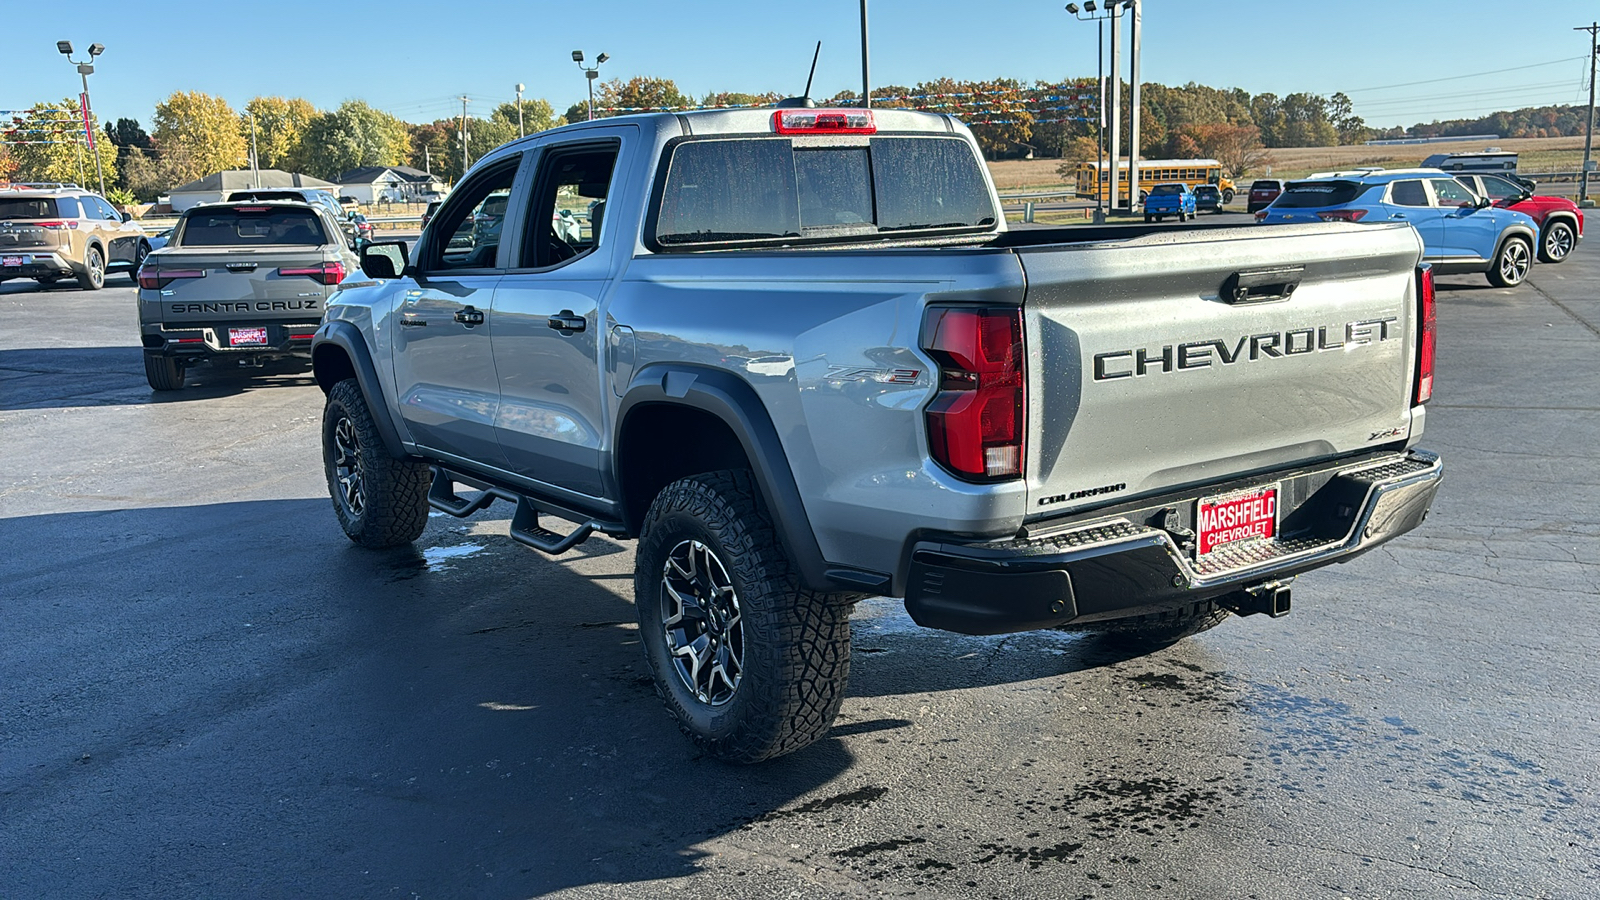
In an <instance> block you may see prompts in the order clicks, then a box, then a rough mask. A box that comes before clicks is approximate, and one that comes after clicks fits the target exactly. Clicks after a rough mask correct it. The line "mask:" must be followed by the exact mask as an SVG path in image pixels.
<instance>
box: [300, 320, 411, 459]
mask: <svg viewBox="0 0 1600 900" xmlns="http://www.w3.org/2000/svg"><path fill="white" fill-rule="evenodd" d="M311 366H312V371H313V373H314V374H315V376H316V379H317V386H318V387H320V388H322V392H323V393H324V394H326V393H327V392H329V391H331V390H333V386H334V385H336V384H338V383H339V382H341V381H343V380H344V379H346V378H354V379H355V380H356V384H358V385H360V387H361V396H362V399H364V400H366V402H367V411H368V412H369V413H371V415H372V421H373V422H374V424H376V425H377V426H378V436H379V437H381V438H382V439H383V447H384V449H385V450H387V451H389V455H390V456H393V457H394V458H396V459H405V458H406V457H408V456H410V455H411V454H409V453H407V452H406V449H405V446H404V445H403V444H402V443H401V442H400V431H399V429H397V428H396V427H395V423H394V419H393V418H391V417H390V415H389V404H388V403H386V402H385V401H384V398H383V382H381V381H379V380H378V369H377V367H376V366H375V365H373V363H372V352H371V350H370V349H369V348H368V347H367V341H366V339H365V338H364V337H362V335H361V330H360V329H359V328H357V327H356V326H355V325H354V324H352V323H350V322H345V321H339V320H335V321H332V322H324V323H322V327H321V328H318V329H317V333H316V334H315V335H313V336H312V338H311Z"/></svg>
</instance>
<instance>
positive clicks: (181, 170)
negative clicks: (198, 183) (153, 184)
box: [151, 91, 246, 187]
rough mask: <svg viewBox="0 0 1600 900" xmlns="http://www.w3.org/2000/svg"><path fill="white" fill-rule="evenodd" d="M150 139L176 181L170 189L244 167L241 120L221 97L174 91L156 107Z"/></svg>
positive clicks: (244, 148)
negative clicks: (157, 148)
mask: <svg viewBox="0 0 1600 900" xmlns="http://www.w3.org/2000/svg"><path fill="white" fill-rule="evenodd" d="M153 121H154V123H155V130H154V132H153V133H152V134H151V137H152V138H153V139H154V140H155V142H156V146H157V147H159V148H160V150H161V154H162V156H163V157H164V161H165V162H167V163H169V164H170V170H169V171H170V175H171V177H172V178H174V179H176V181H175V182H174V183H173V184H172V185H168V187H173V186H175V185H177V184H182V183H185V182H188V181H193V180H195V179H197V178H202V177H204V176H206V175H209V174H211V173H212V172H221V171H225V170H228V169H238V168H241V167H243V166H244V164H245V161H246V156H245V150H246V147H245V140H244V138H243V137H241V136H240V135H239V117H238V116H237V115H235V114H234V111H233V107H231V106H229V105H228V101H226V100H224V99H222V98H221V97H213V96H211V95H210V94H203V93H201V92H199V91H175V92H174V93H173V94H172V96H170V97H168V98H167V99H165V100H163V101H161V102H160V103H157V104H156V113H155V118H154V120H153Z"/></svg>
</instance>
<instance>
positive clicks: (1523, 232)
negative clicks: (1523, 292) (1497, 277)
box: [1489, 225, 1539, 275]
mask: <svg viewBox="0 0 1600 900" xmlns="http://www.w3.org/2000/svg"><path fill="white" fill-rule="evenodd" d="M1514 237H1520V238H1522V239H1523V240H1525V241H1527V242H1528V249H1530V250H1532V251H1533V257H1534V259H1533V261H1534V262H1535V263H1537V262H1538V261H1539V232H1537V231H1535V230H1533V229H1532V228H1529V227H1527V226H1525V225H1513V226H1511V227H1510V228H1507V229H1506V230H1505V233H1504V234H1501V235H1500V240H1499V241H1498V242H1496V243H1495V245H1494V255H1493V256H1491V257H1489V265H1491V266H1492V265H1494V261H1495V260H1497V259H1499V258H1500V251H1502V250H1504V249H1505V248H1506V241H1509V240H1511V239H1512V238H1514ZM1529 274H1530V275H1531V274H1532V270H1531V269H1530V270H1529Z"/></svg>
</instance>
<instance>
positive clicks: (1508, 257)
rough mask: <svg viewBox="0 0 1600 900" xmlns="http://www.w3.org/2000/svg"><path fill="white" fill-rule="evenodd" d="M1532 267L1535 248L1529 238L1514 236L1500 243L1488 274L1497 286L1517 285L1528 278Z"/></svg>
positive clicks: (1491, 282) (1491, 281) (1492, 282)
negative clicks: (1529, 242) (1530, 243)
mask: <svg viewBox="0 0 1600 900" xmlns="http://www.w3.org/2000/svg"><path fill="white" fill-rule="evenodd" d="M1532 268H1533V248H1532V247H1531V246H1529V245H1528V240H1527V238H1521V237H1512V238H1506V241H1505V243H1503V244H1501V245H1500V252H1499V253H1496V254H1495V255H1494V262H1493V263H1491V264H1490V266H1489V271H1488V272H1487V273H1486V274H1487V276H1488V278H1489V283H1490V284H1492V285H1494V286H1495V287H1516V286H1517V285H1519V284H1521V283H1522V282H1523V281H1524V280H1525V279H1527V277H1528V272H1529V270H1531V269H1532Z"/></svg>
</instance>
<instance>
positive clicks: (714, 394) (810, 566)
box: [612, 363, 888, 592]
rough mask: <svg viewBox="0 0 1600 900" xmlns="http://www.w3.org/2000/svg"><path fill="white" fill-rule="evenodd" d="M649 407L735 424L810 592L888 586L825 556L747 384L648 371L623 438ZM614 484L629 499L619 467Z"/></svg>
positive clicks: (696, 373)
mask: <svg viewBox="0 0 1600 900" xmlns="http://www.w3.org/2000/svg"><path fill="white" fill-rule="evenodd" d="M643 404H667V405H678V406H686V407H689V408H692V409H696V410H699V411H701V412H705V413H709V414H710V415H713V416H715V417H717V418H718V419H720V420H721V421H722V422H723V424H725V425H727V426H728V429H729V430H730V431H732V432H733V434H734V436H735V437H736V438H737V439H738V440H739V443H740V444H741V446H742V447H743V449H744V455H745V458H746V459H748V460H749V461H750V468H751V470H752V472H753V474H754V475H755V481H756V485H757V487H759V488H760V490H761V495H762V499H763V501H765V503H766V507H767V512H768V514H769V515H770V516H771V517H772V524H773V527H774V528H775V529H776V530H777V533H778V540H779V541H781V542H782V543H783V546H784V547H785V548H786V549H787V550H788V551H789V556H790V559H791V560H792V561H793V562H794V565H795V568H796V569H797V570H798V573H799V575H800V580H801V582H802V583H803V584H804V585H805V586H806V587H808V588H811V589H812V590H820V591H830V592H835V591H848V592H862V591H873V590H878V589H880V588H881V589H883V590H887V589H888V576H885V575H881V574H878V573H868V572H863V571H859V570H855V569H848V568H844V567H830V566H829V565H828V563H827V561H826V560H824V559H823V557H822V548H821V547H820V546H818V544H817V536H816V532H814V531H813V530H812V528H811V519H810V518H809V517H808V516H807V515H806V509H805V504H804V502H803V501H802V500H801V497H800V488H799V486H798V485H797V484H796V483H795V480H794V472H793V470H792V469H791V468H790V466H789V457H788V455H787V454H786V453H785V452H784V450H783V443H782V441H781V440H779V438H778V429H777V428H776V427H775V426H774V425H773V423H772V417H771V416H770V415H769V414H768V413H767V408H766V406H765V405H764V404H763V403H762V402H761V398H760V397H759V396H757V395H756V392H755V389H754V388H752V387H751V386H750V385H749V384H748V383H747V382H745V381H744V380H743V379H741V378H739V377H738V376H737V375H734V374H732V373H730V372H727V371H724V370H721V369H712V368H704V367H701V366H695V365H688V364H682V363H660V364H655V365H650V366H646V367H644V368H643V369H640V370H639V371H638V372H637V373H635V375H634V377H633V380H632V381H631V382H629V384H628V389H627V392H626V393H625V394H624V395H623V398H622V403H621V405H620V406H619V407H618V409H617V432H616V433H617V434H619V435H620V434H622V427H623V425H624V423H626V422H627V421H628V414H629V412H630V411H632V410H633V409H634V408H635V407H637V406H640V405H643ZM621 449H622V448H621V447H618V448H617V451H618V452H615V453H613V454H612V460H613V463H612V464H613V466H616V465H617V464H618V462H619V461H620V459H621V453H620V451H621ZM612 483H613V484H616V485H617V486H618V496H619V498H620V497H622V491H623V490H624V488H625V486H624V485H623V483H622V478H621V472H620V471H619V470H613V473H612ZM624 499H625V498H624ZM634 524H635V523H629V525H630V526H632V525H634Z"/></svg>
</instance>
